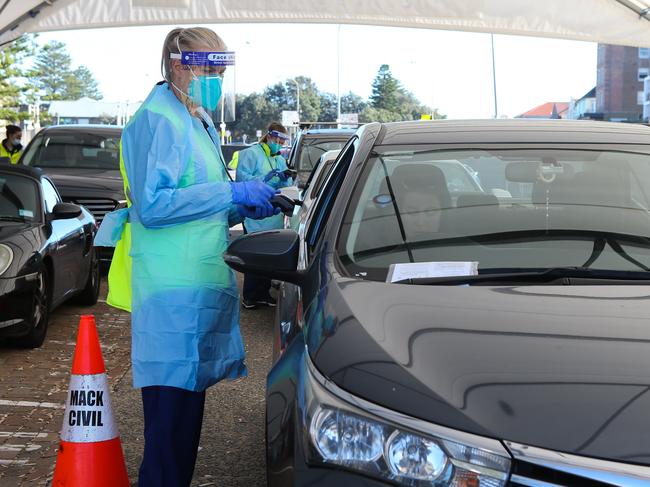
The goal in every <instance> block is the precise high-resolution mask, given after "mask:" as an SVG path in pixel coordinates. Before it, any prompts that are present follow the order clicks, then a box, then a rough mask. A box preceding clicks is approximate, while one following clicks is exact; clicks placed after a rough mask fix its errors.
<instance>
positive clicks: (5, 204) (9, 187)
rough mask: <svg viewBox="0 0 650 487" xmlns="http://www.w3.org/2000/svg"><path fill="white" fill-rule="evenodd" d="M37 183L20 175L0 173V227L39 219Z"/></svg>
mask: <svg viewBox="0 0 650 487" xmlns="http://www.w3.org/2000/svg"><path fill="white" fill-rule="evenodd" d="M38 201H39V200H38V190H37V187H36V183H35V182H34V181H33V180H32V179H31V178H27V177H25V176H21V175H18V174H7V173H0V225H2V224H4V223H5V222H7V221H18V222H20V221H33V220H35V219H37V218H38V217H39V214H40V210H39V208H40V205H39V204H38Z"/></svg>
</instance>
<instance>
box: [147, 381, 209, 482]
mask: <svg viewBox="0 0 650 487" xmlns="http://www.w3.org/2000/svg"><path fill="white" fill-rule="evenodd" d="M204 405H205V391H203V392H194V391H187V390H185V389H179V388H177V387H167V386H150V387H143V388H142V406H143V409H144V456H143V458H142V464H141V465H140V476H139V480H138V487H186V486H189V485H190V482H191V481H192V474H193V473H194V464H195V463H196V454H197V452H198V448H199V438H200V437H201V425H202V424H203V407H204Z"/></svg>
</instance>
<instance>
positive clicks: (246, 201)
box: [230, 179, 275, 210]
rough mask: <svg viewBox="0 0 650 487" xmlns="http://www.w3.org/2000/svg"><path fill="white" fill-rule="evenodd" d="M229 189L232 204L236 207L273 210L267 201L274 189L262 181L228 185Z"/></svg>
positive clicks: (254, 180) (253, 180) (271, 196)
mask: <svg viewBox="0 0 650 487" xmlns="http://www.w3.org/2000/svg"><path fill="white" fill-rule="evenodd" d="M230 189H231V191H232V202H233V203H234V204H236V205H244V206H251V207H264V208H270V209H271V210H272V209H273V206H272V205H271V203H269V200H270V199H271V198H273V195H274V194H275V189H274V188H272V187H271V186H269V185H268V184H266V183H263V182H262V181H258V180H256V179H252V180H250V181H244V182H241V183H230Z"/></svg>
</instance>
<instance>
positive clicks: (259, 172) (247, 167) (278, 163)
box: [236, 142, 293, 233]
mask: <svg viewBox="0 0 650 487" xmlns="http://www.w3.org/2000/svg"><path fill="white" fill-rule="evenodd" d="M286 169H287V162H286V161H285V160H284V157H282V156H281V155H279V154H278V155H275V156H271V150H270V149H269V146H268V145H266V144H265V143H263V142H262V143H259V144H255V145H252V146H251V147H248V148H247V149H244V150H242V151H239V162H238V164H237V178H236V179H237V181H250V180H251V179H259V180H260V181H263V180H264V177H265V176H266V175H267V174H268V173H269V172H271V171H273V170H278V171H284V170H286ZM267 184H269V185H271V186H273V187H274V188H275V189H279V188H284V187H286V186H291V185H292V184H293V181H292V179H291V178H289V179H287V180H286V181H282V180H280V178H278V177H277V176H276V177H274V178H273V179H271V180H270V181H267ZM244 226H245V227H246V231H247V232H249V233H252V232H259V231H262V230H271V229H274V228H283V227H284V215H283V214H282V213H280V214H278V215H273V216H270V217H268V218H264V219H263V220H251V219H250V218H246V219H245V220H244Z"/></svg>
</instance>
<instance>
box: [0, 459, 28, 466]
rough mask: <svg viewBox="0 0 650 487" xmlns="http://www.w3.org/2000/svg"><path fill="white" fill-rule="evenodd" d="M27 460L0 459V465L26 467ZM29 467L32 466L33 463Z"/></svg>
mask: <svg viewBox="0 0 650 487" xmlns="http://www.w3.org/2000/svg"><path fill="white" fill-rule="evenodd" d="M27 462H29V460H2V459H0V465H21V466H26V465H27ZM31 465H34V464H33V463H32V464H31Z"/></svg>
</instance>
